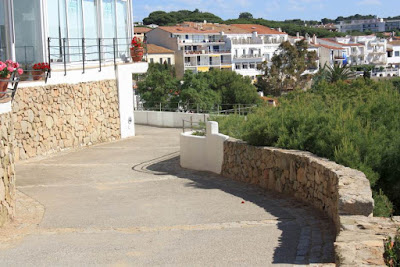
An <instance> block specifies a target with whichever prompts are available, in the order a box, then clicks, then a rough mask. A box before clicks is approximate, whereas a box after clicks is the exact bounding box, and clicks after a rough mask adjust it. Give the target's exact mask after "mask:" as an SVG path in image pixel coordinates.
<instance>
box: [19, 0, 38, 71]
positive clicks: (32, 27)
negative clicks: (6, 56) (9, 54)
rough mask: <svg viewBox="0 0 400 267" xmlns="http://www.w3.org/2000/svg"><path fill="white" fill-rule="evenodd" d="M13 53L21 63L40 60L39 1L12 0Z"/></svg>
mask: <svg viewBox="0 0 400 267" xmlns="http://www.w3.org/2000/svg"><path fill="white" fill-rule="evenodd" d="M13 5H14V28H15V54H16V60H17V61H18V62H19V63H22V64H24V63H25V64H30V63H34V62H38V61H41V59H42V57H43V45H42V38H40V36H41V31H42V25H41V21H40V19H37V18H40V1H32V0H13Z"/></svg>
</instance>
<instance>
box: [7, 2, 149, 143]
mask: <svg viewBox="0 0 400 267" xmlns="http://www.w3.org/2000/svg"><path fill="white" fill-rule="evenodd" d="M132 25H133V23H132V0H0V60H2V61H4V60H7V59H11V60H13V61H17V62H18V63H19V64H20V66H21V67H22V68H23V69H24V70H25V73H31V75H30V76H29V77H28V78H27V80H28V81H24V82H20V83H19V87H20V88H21V87H25V88H26V87H38V86H44V85H46V84H50V85H59V86H58V87H59V88H62V87H63V84H79V83H82V82H86V83H92V85H90V86H95V85H94V84H95V82H101V81H109V80H111V81H112V80H113V82H112V84H116V85H117V88H116V89H115V90H118V96H119V116H120V117H121V136H122V137H125V136H132V135H134V130H133V126H132V127H131V125H132V123H133V122H132V121H133V89H132V87H133V82H132V74H133V73H145V72H146V71H147V68H148V63H147V62H145V61H144V60H143V61H142V62H132V56H131V54H130V44H131V40H132V36H133V27H132ZM41 62H47V63H50V68H51V71H50V72H49V73H48V74H47V75H46V77H45V78H46V79H43V80H41V81H32V78H33V75H34V74H33V73H34V71H32V66H33V65H34V64H35V63H41ZM54 88H57V87H56V86H55V87H54ZM1 105H2V106H1ZM10 106H11V105H10V104H8V106H7V109H8V110H9V109H10V108H9V107H10ZM0 110H5V108H4V105H3V104H1V103H0ZM128 124H129V125H128Z"/></svg>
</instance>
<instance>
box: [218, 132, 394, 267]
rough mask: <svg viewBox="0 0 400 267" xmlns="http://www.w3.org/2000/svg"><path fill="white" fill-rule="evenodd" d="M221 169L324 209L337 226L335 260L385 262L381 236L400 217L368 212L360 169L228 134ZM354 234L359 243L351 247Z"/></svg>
mask: <svg viewBox="0 0 400 267" xmlns="http://www.w3.org/2000/svg"><path fill="white" fill-rule="evenodd" d="M221 174H222V175H223V176H225V177H228V178H231V179H235V180H239V181H242V182H246V183H250V184H255V185H258V186H260V187H262V188H265V189H268V190H272V191H276V192H279V193H283V194H287V195H291V196H294V197H295V198H297V199H299V200H301V201H302V202H305V203H307V204H309V205H311V206H313V207H315V208H317V209H318V210H320V211H322V212H324V213H325V214H326V215H327V216H328V217H329V218H330V219H331V220H332V223H333V224H334V226H335V228H336V242H335V254H336V264H338V265H343V266H345V265H349V266H350V265H352V266H361V265H384V262H383V240H384V239H385V238H386V237H387V236H388V235H394V233H395V231H396V227H398V226H399V225H400V224H398V223H399V222H400V220H398V221H392V220H390V219H385V218H373V217H372V212H373V207H374V201H373V198H372V191H371V188H370V183H369V181H368V179H367V178H366V176H365V174H364V173H362V172H360V171H357V170H354V169H351V168H347V167H344V166H342V165H339V164H336V163H334V162H332V161H329V160H327V159H324V158H320V157H317V156H315V155H313V154H311V153H309V152H304V151H295V150H285V149H278V148H272V147H255V146H250V145H248V144H247V143H246V142H243V141H241V140H237V139H233V138H230V139H229V140H227V141H225V143H224V161H223V165H222V173H221ZM372 222H374V223H372ZM383 225H385V231H383V230H382V227H383ZM372 226H373V227H372ZM352 238H354V240H359V241H360V242H361V241H362V244H363V245H362V246H354V244H353V246H352V245H351V242H348V241H350V240H351V239H352ZM348 246H350V247H351V246H352V249H347V247H348ZM355 251H356V252H355Z"/></svg>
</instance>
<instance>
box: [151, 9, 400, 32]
mask: <svg viewBox="0 0 400 267" xmlns="http://www.w3.org/2000/svg"><path fill="white" fill-rule="evenodd" d="M244 14H245V15H246V16H244ZM239 17H240V18H237V19H228V20H226V21H224V20H223V19H221V18H220V17H218V16H216V15H214V14H212V13H209V12H201V11H199V10H198V9H195V10H194V11H190V10H179V11H171V12H164V11H154V12H152V13H150V14H149V16H148V17H147V18H145V19H143V23H144V24H145V25H150V24H157V25H159V26H167V25H175V24H177V23H181V22H184V21H195V22H203V21H205V20H206V21H207V22H212V23H225V24H246V23H253V24H260V25H264V26H267V27H270V28H275V29H278V28H281V29H282V30H283V31H284V32H287V33H288V34H289V35H292V36H293V35H296V33H300V34H301V35H303V36H304V35H305V34H306V33H308V34H309V35H311V36H312V35H313V34H315V35H317V36H318V37H321V38H322V37H335V36H344V34H343V33H339V32H330V31H328V30H326V29H323V28H314V27H310V26H314V25H318V24H328V23H334V24H338V23H339V22H340V21H351V20H359V19H371V18H374V17H375V16H374V15H360V14H355V15H352V16H348V17H343V16H339V17H337V18H336V19H329V18H323V19H321V21H317V20H301V19H292V20H285V21H274V20H266V19H263V18H258V19H254V18H253V15H252V14H250V13H248V12H245V13H241V15H240V16H239ZM385 19H400V16H395V17H389V18H385ZM355 34H357V33H355Z"/></svg>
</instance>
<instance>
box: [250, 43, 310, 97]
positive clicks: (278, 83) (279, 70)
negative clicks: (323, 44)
mask: <svg viewBox="0 0 400 267" xmlns="http://www.w3.org/2000/svg"><path fill="white" fill-rule="evenodd" d="M307 47H308V45H307V43H306V42H305V41H304V40H303V41H300V42H297V43H296V44H295V45H292V44H291V43H290V42H289V41H286V42H283V43H282V44H281V45H280V46H279V48H278V52H277V53H276V54H275V55H274V56H273V57H272V59H271V62H264V63H263V64H262V65H261V66H259V68H260V69H262V70H263V72H264V75H262V76H260V77H258V80H257V83H256V86H257V87H258V89H259V90H260V91H263V92H264V94H266V95H274V96H279V95H281V94H282V92H285V91H289V90H296V89H304V87H305V84H306V83H307V82H308V81H309V77H308V75H303V73H304V72H305V71H306V70H307V69H310V68H315V67H316V59H317V54H316V53H315V51H308V50H307Z"/></svg>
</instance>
